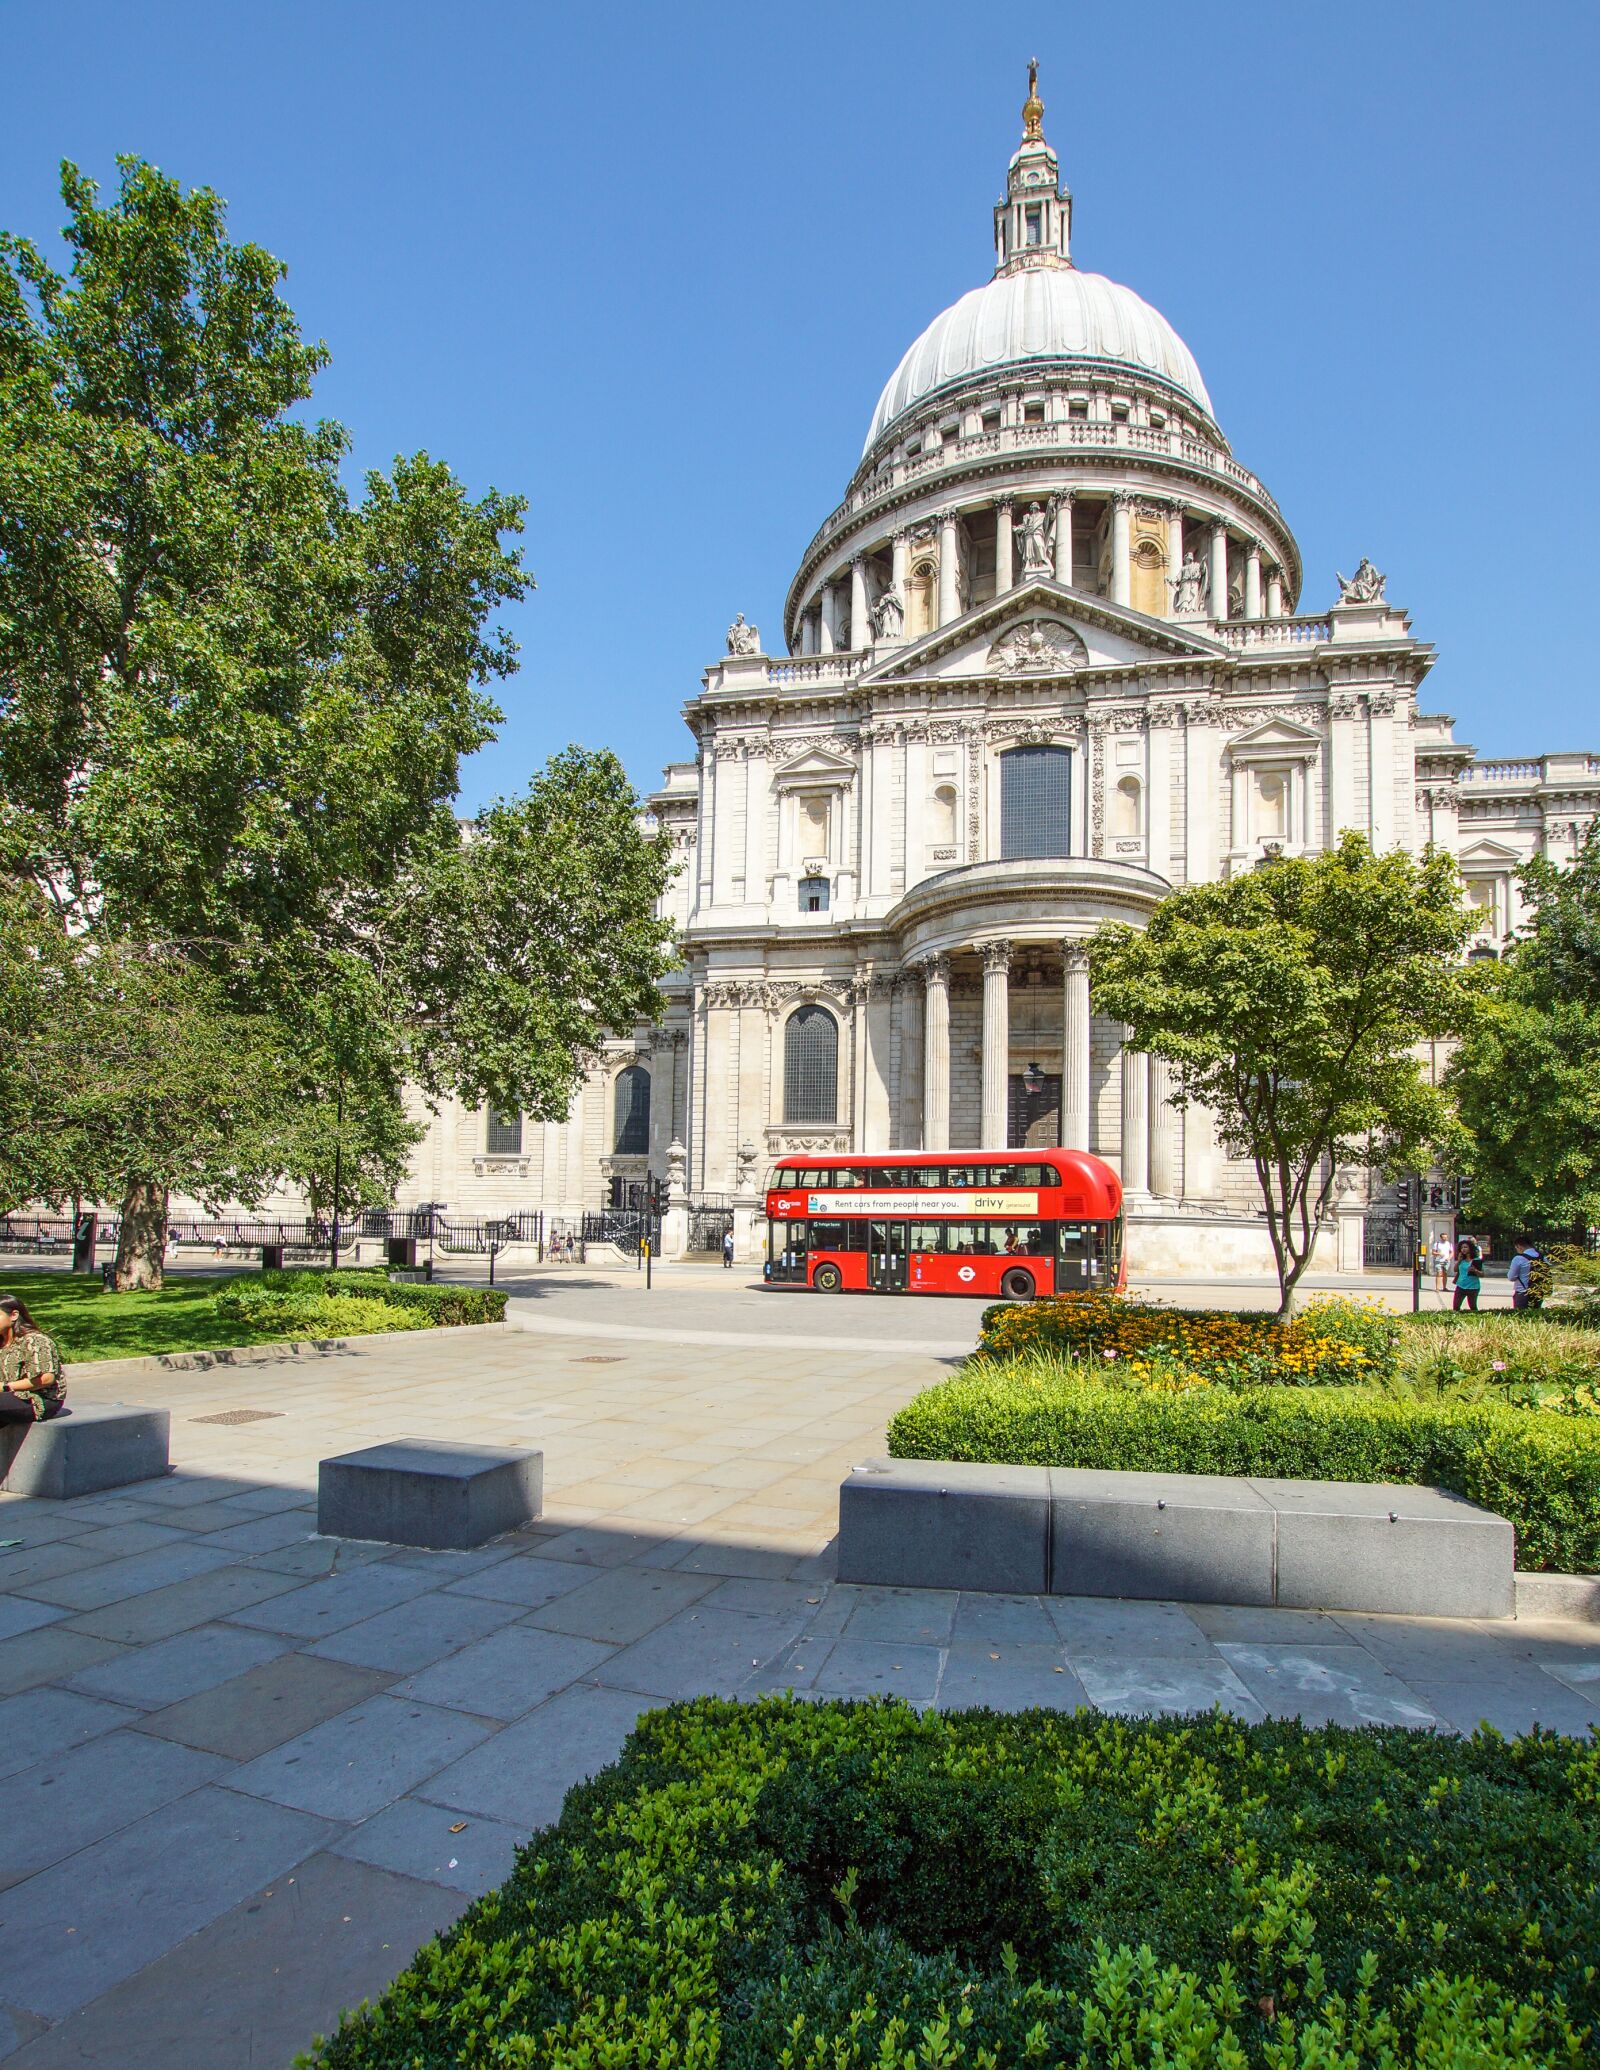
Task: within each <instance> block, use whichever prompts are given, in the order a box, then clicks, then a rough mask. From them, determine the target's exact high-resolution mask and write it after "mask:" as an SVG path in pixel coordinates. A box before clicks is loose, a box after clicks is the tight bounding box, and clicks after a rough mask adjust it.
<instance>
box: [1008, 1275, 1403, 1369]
mask: <svg viewBox="0 0 1600 2070" xmlns="http://www.w3.org/2000/svg"><path fill="white" fill-rule="evenodd" d="M1399 1344H1400V1329H1399V1318H1398V1317H1397V1316H1396V1315H1395V1314H1394V1313H1393V1312H1392V1311H1391V1310H1390V1309H1387V1308H1385V1307H1384V1306H1383V1305H1382V1304H1381V1303H1380V1302H1376V1301H1353V1300H1348V1299H1343V1298H1340V1297H1338V1296H1336V1295H1331V1294H1324V1295H1319V1296H1317V1298H1316V1299H1314V1300H1312V1301H1310V1302H1308V1303H1307V1304H1306V1306H1305V1307H1304V1308H1302V1309H1301V1310H1300V1311H1299V1313H1298V1314H1296V1315H1293V1316H1291V1317H1289V1318H1288V1320H1285V1319H1284V1318H1283V1317H1282V1316H1279V1315H1269V1314H1267V1313H1265V1312H1263V1311H1261V1310H1256V1309H1232V1308H1172V1307H1169V1306H1168V1305H1167V1304H1166V1303H1165V1302H1163V1301H1128V1300H1125V1299H1124V1298H1123V1297H1122V1296H1121V1295H1120V1294H1060V1295H1055V1296H1050V1297H1047V1298H1045V1299H1043V1300H1039V1301H1020V1302H1019V1301H1002V1302H1000V1303H998V1304H997V1305H996V1306H994V1307H993V1308H986V1309H985V1310H984V1312H983V1321H982V1324H981V1325H980V1329H979V1336H978V1352H977V1356H978V1357H979V1358H1000V1359H1004V1358H1021V1357H1027V1356H1030V1355H1032V1354H1035V1353H1044V1354H1052V1353H1053V1354H1057V1355H1059V1356H1061V1357H1063V1358H1089V1357H1097V1358H1110V1359H1135V1360H1140V1361H1152V1360H1153V1361H1164V1362H1173V1363H1176V1364H1179V1365H1181V1366H1183V1367H1185V1368H1187V1369H1188V1370H1189V1371H1190V1372H1193V1373H1201V1374H1204V1375H1205V1376H1206V1377H1207V1378H1210V1379H1215V1380H1219V1381H1221V1382H1223V1383H1224V1384H1226V1385H1232V1386H1252V1385H1256V1386H1259V1385H1264V1384H1267V1383H1273V1384H1276V1385H1279V1386H1284V1387H1305V1386H1316V1385H1321V1386H1329V1385H1337V1384H1340V1383H1350V1382H1356V1381H1366V1380H1387V1379H1391V1378H1393V1376H1394V1374H1395V1372H1396V1370H1397V1367H1398V1351H1399Z"/></svg>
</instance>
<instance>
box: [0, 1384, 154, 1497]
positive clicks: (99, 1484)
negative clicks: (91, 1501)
mask: <svg viewBox="0 0 1600 2070" xmlns="http://www.w3.org/2000/svg"><path fill="white" fill-rule="evenodd" d="M171 1431H172V1418H171V1416H170V1414H169V1413H168V1412H167V1410H165V1409H141V1408H135V1407H132V1406H131V1405H129V1404H127V1403H124V1402H86V1403H84V1404H83V1405H82V1406H81V1407H76V1406H74V1407H71V1408H68V1409H66V1410H65V1411H63V1413H62V1414H61V1415H59V1416H51V1417H49V1418H48V1419H47V1420H46V1421H45V1422H43V1423H32V1424H29V1423H25V1424H23V1425H22V1426H21V1428H20V1429H19V1428H18V1427H17V1426H16V1425H14V1424H9V1425H7V1426H6V1427H5V1428H4V1429H0V1488H3V1489H4V1490H5V1492H6V1493H7V1494H8V1495H39V1496H44V1497H47V1498H48V1499H49V1500H50V1501H52V1502H60V1501H63V1500H66V1499H67V1498H69V1497H71V1496H73V1495H94V1494H97V1493H98V1492H99V1491H100V1490H101V1489H102V1488H122V1487H126V1486H127V1485H128V1483H129V1482H131V1481H149V1480H154V1479H156V1477H157V1476H158V1475H161V1474H164V1473H166V1472H168V1471H169V1466H168V1443H169V1440H170V1437H171Z"/></svg>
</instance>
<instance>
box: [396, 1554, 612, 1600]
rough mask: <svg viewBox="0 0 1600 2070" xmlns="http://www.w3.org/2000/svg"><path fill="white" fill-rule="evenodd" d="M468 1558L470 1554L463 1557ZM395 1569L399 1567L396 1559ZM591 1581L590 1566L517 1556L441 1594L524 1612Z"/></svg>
mask: <svg viewBox="0 0 1600 2070" xmlns="http://www.w3.org/2000/svg"><path fill="white" fill-rule="evenodd" d="M463 1557H465V1558H468V1559H470V1558H471V1557H472V1556H471V1554H470V1553H468V1554H465V1555H463ZM395 1564H396V1566H398V1565H399V1564H400V1562H399V1561H398V1560H397V1561H396V1562H395ZM594 1578H595V1570H594V1568H593V1567H590V1566H580V1565H578V1564H577V1563H576V1562H574V1561H567V1560H549V1559H545V1558H544V1557H543V1556H542V1555H540V1554H535V1553H519V1554H518V1555H517V1556H516V1557H515V1558H514V1559H510V1560H502V1561H500V1562H498V1563H497V1564H496V1565H495V1566H492V1567H486V1568H484V1569H482V1571H481V1572H478V1573H473V1574H466V1575H463V1576H462V1578H461V1579H460V1580H459V1581H452V1582H450V1583H448V1584H447V1585H446V1587H445V1591H444V1593H445V1594H446V1595H450V1596H457V1595H460V1596H482V1597H484V1598H485V1599H486V1600H487V1601H489V1602H491V1603H517V1604H520V1605H521V1607H522V1608H523V1609H524V1610H536V1609H538V1607H539V1605H540V1604H541V1603H553V1602H554V1601H555V1599H556V1597H557V1596H563V1595H566V1594H567V1593H568V1591H569V1590H571V1589H575V1588H587V1587H588V1586H589V1584H590V1582H592V1581H593V1580H594Z"/></svg>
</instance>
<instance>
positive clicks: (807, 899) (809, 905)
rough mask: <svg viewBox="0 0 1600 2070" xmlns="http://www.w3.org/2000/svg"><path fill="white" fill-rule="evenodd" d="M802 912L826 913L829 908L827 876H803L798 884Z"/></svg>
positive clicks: (797, 893) (797, 889) (797, 890)
mask: <svg viewBox="0 0 1600 2070" xmlns="http://www.w3.org/2000/svg"><path fill="white" fill-rule="evenodd" d="M796 895H797V897H798V898H799V901H800V910H801V912H802V913H825V912H826V911H827V910H828V880H827V878H826V877H802V878H801V879H800V882H799V884H798V885H797V886H796Z"/></svg>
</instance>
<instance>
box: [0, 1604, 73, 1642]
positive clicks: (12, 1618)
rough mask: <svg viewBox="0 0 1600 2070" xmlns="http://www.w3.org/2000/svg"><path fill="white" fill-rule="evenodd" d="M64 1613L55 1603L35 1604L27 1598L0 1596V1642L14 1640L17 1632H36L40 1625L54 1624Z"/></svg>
mask: <svg viewBox="0 0 1600 2070" xmlns="http://www.w3.org/2000/svg"><path fill="white" fill-rule="evenodd" d="M66 1614H67V1613H66V1611H65V1610H63V1609H61V1608H60V1606H59V1605H58V1604H55V1603H35V1602H34V1601H33V1600H32V1599H31V1598H30V1597H28V1596H0V1640H5V1639H14V1638H15V1637H16V1635H17V1633H18V1632H32V1631H37V1630H38V1628H39V1626H40V1625H42V1624H54V1623H55V1622H56V1620H57V1619H58V1618H61V1617H65V1616H66Z"/></svg>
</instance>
